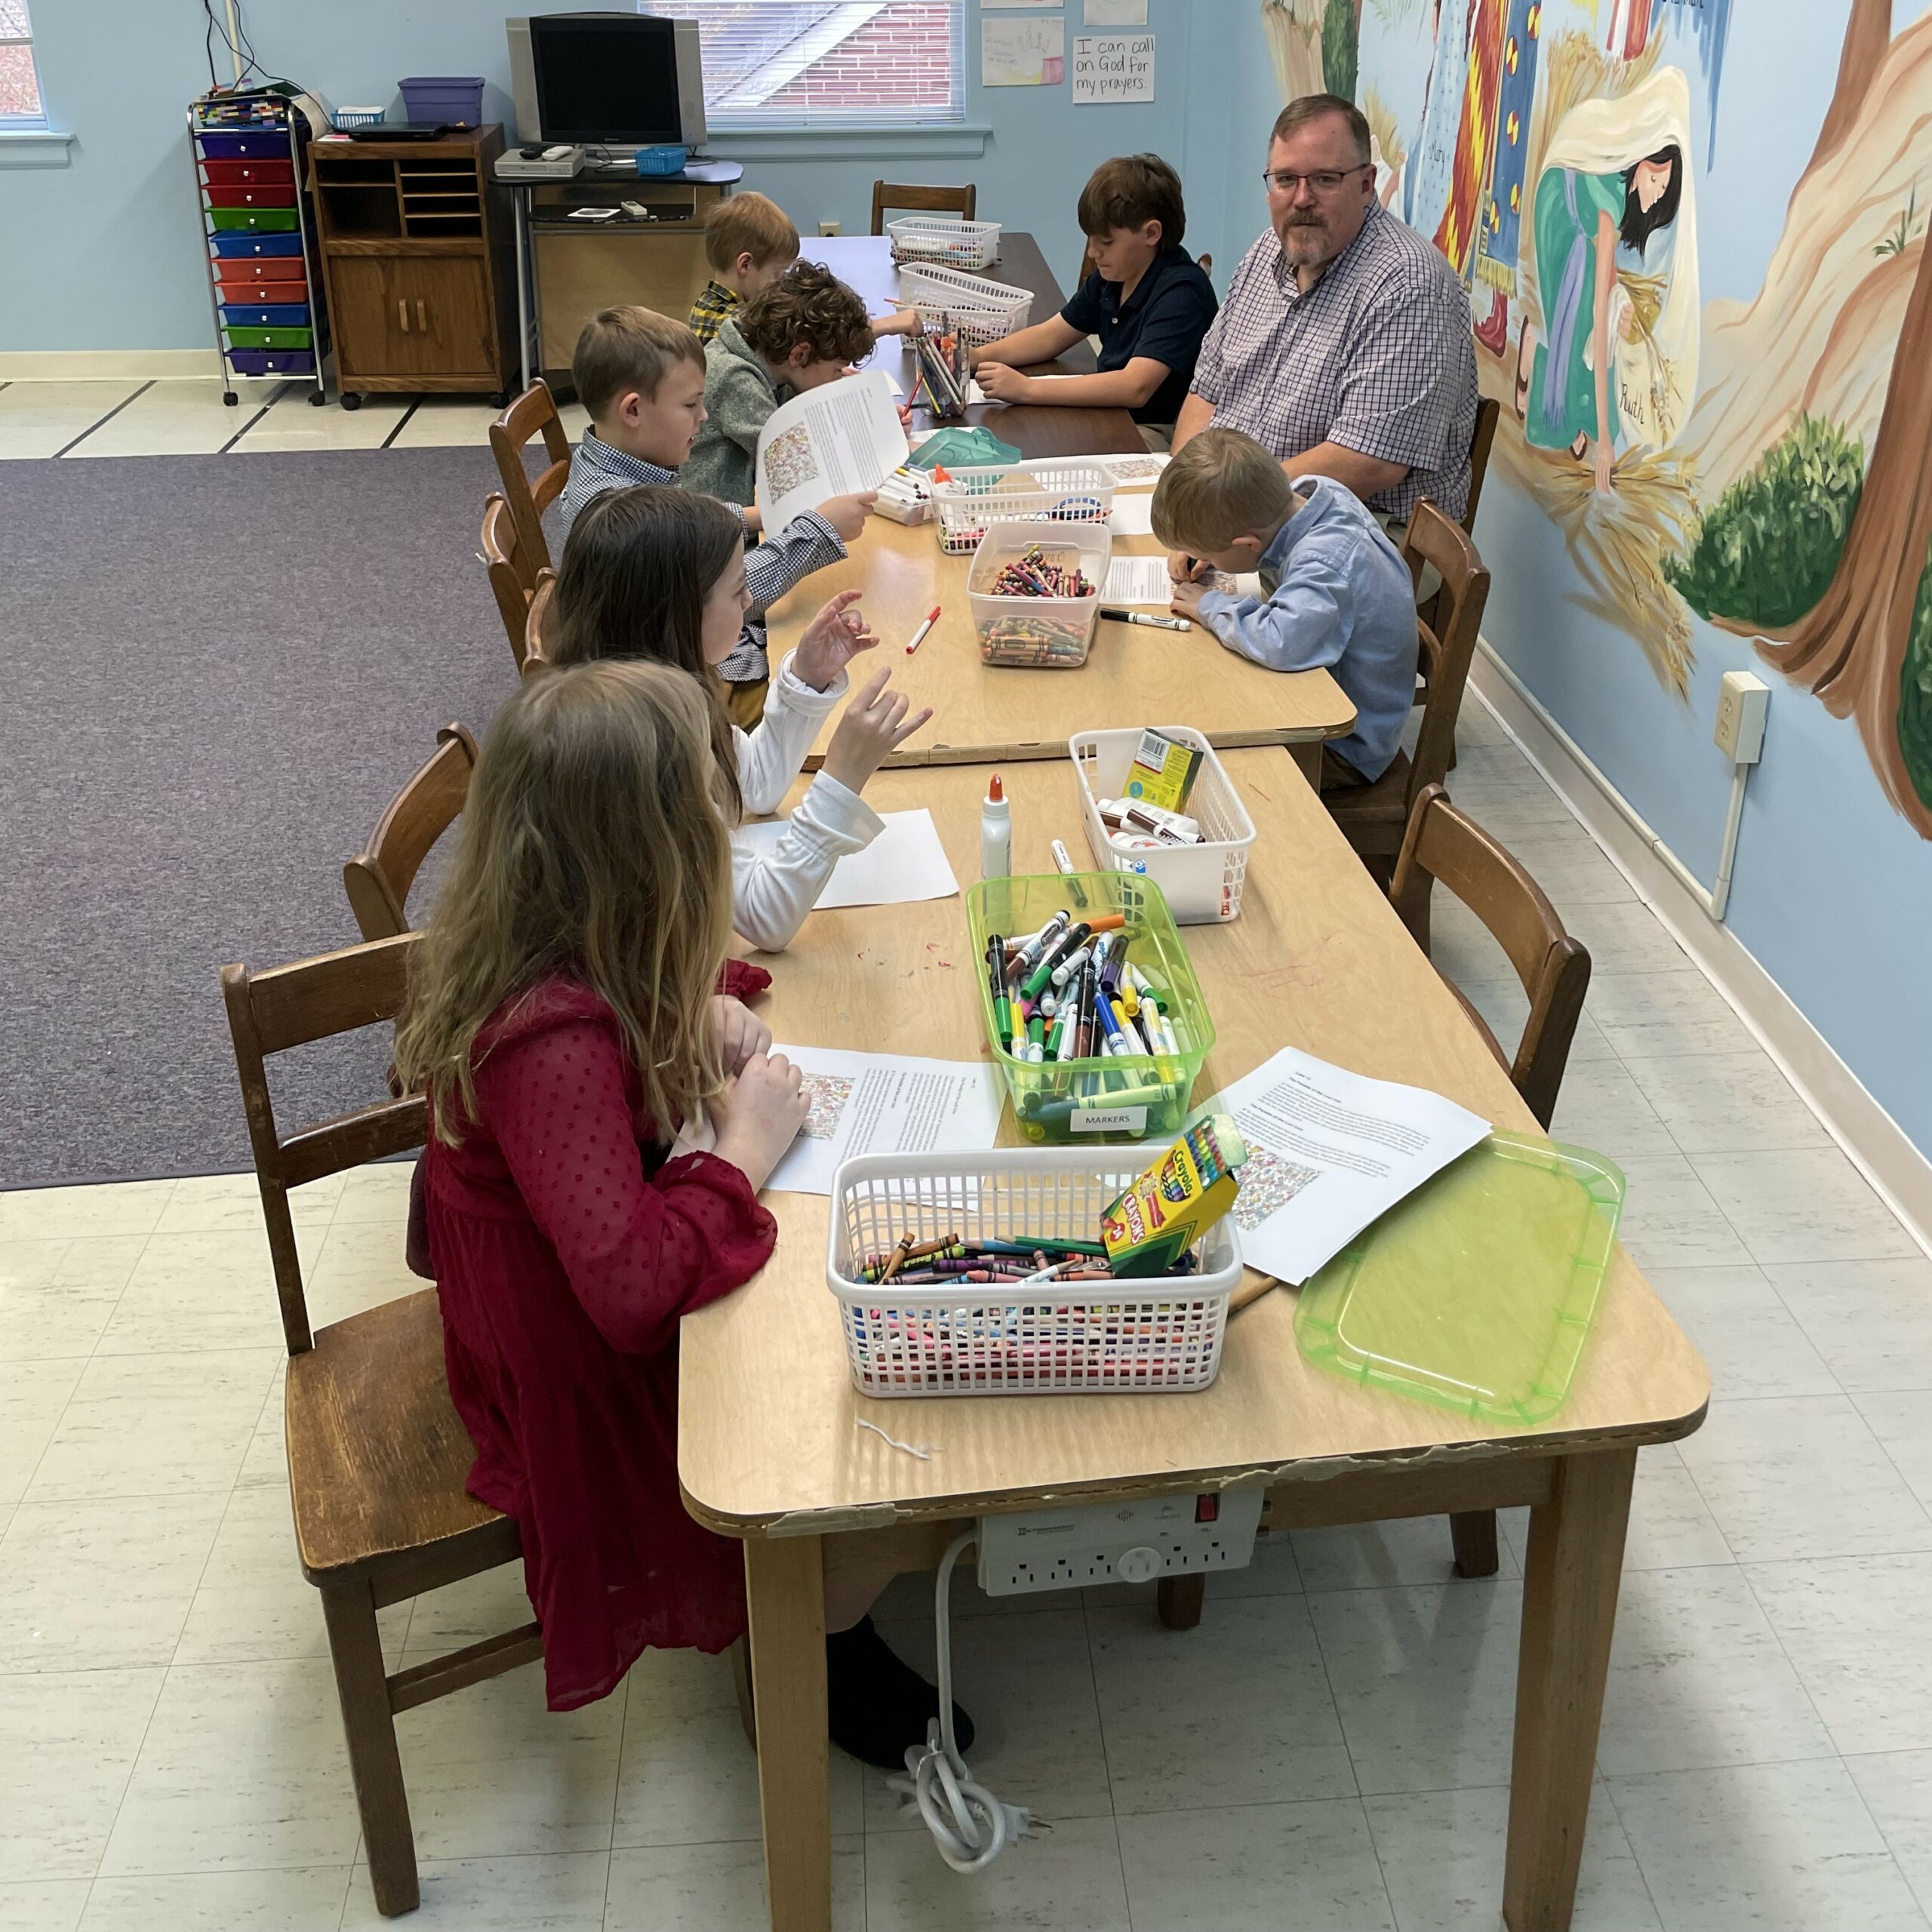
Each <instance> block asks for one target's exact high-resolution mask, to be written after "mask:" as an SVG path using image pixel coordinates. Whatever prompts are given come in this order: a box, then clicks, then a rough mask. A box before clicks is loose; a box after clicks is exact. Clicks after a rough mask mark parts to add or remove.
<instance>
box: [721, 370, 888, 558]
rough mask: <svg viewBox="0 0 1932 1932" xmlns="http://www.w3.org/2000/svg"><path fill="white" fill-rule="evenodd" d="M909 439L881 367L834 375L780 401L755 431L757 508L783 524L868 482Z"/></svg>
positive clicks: (767, 519) (770, 524)
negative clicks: (756, 437) (756, 448)
mask: <svg viewBox="0 0 1932 1932" xmlns="http://www.w3.org/2000/svg"><path fill="white" fill-rule="evenodd" d="M908 454H909V445H908V444H907V443H906V432H905V430H904V429H903V427H902V426H901V425H900V420H899V408H898V405H897V402H896V401H895V400H894V389H893V386H892V383H891V378H890V377H888V375H887V374H886V372H885V371H884V370H883V369H866V370H863V371H861V372H860V374H857V375H856V376H841V377H839V378H838V380H837V381H836V382H832V383H826V384H824V385H823V386H822V387H820V388H818V389H807V390H805V391H804V392H802V393H801V394H800V395H795V396H793V397H792V398H791V399H790V400H789V401H786V402H781V403H780V405H778V407H777V408H776V409H774V411H772V412H771V415H770V417H768V418H767V419H766V421H765V425H764V428H763V429H761V430H760V431H759V432H758V461H757V466H756V474H757V478H758V508H759V509H760V510H761V512H763V515H764V527H765V528H766V529H768V530H783V528H784V527H785V526H786V525H787V524H788V523H789V522H790V521H792V518H794V517H795V516H796V515H798V513H799V512H800V511H801V510H814V509H817V508H818V506H819V505H820V504H821V503H823V502H825V501H826V499H827V498H828V497H844V496H849V495H850V494H851V493H852V492H853V491H857V490H876V489H877V488H878V486H879V485H880V484H881V482H883V481H884V479H885V478H887V477H888V476H890V475H891V474H892V472H894V470H895V469H897V468H898V467H899V466H900V464H901V463H903V462H904V461H905V460H906V457H907V455H908Z"/></svg>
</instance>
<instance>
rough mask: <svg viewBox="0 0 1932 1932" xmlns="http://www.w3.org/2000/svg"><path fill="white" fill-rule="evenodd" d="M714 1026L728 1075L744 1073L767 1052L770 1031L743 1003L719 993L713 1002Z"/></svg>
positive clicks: (719, 1055) (728, 995) (712, 1018)
mask: <svg viewBox="0 0 1932 1932" xmlns="http://www.w3.org/2000/svg"><path fill="white" fill-rule="evenodd" d="M711 1023H712V1026H713V1027H714V1028H715V1029H716V1031H717V1035H718V1058H719V1060H721V1062H722V1063H724V1071H725V1072H727V1073H738V1072H743V1069H744V1064H745V1063H746V1060H749V1059H750V1058H751V1057H752V1054H761V1053H765V1052H768V1051H769V1050H770V1048H771V1028H770V1027H769V1026H767V1025H766V1024H765V1023H764V1021H763V1020H761V1019H760V1018H759V1017H758V1015H757V1014H755V1013H754V1012H752V1010H751V1008H749V1007H748V1006H746V1004H745V1003H744V1002H743V1001H742V1000H737V999H734V998H732V997H731V995H730V994H729V993H718V994H715V995H713V996H712V1001H711Z"/></svg>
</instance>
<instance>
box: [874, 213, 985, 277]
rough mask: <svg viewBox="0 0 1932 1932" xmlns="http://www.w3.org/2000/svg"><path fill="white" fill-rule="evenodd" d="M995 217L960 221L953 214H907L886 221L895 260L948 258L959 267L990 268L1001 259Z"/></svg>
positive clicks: (945, 260)
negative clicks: (989, 219)
mask: <svg viewBox="0 0 1932 1932" xmlns="http://www.w3.org/2000/svg"><path fill="white" fill-rule="evenodd" d="M999 227H1000V225H999V223H998V222H996V221H960V220H955V218H954V217H952V216H951V215H943V214H908V215H902V216H900V218H899V220H897V221H889V222H888V223H886V225H885V232H886V233H887V234H888V235H890V236H891V238H892V259H893V260H894V261H895V262H946V263H950V264H951V265H952V266H953V267H954V268H956V269H984V268H990V267H991V266H992V265H993V263H995V262H996V261H998V260H999Z"/></svg>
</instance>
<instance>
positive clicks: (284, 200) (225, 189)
mask: <svg viewBox="0 0 1932 1932" xmlns="http://www.w3.org/2000/svg"><path fill="white" fill-rule="evenodd" d="M202 193H203V194H205V195H207V197H208V206H209V207H210V208H293V207H294V205H295V183H294V182H293V181H278V182H273V183H269V185H268V186H266V187H251V186H244V185H242V184H239V183H236V184H224V183H220V182H214V183H210V184H209V186H207V187H205V188H204V189H202Z"/></svg>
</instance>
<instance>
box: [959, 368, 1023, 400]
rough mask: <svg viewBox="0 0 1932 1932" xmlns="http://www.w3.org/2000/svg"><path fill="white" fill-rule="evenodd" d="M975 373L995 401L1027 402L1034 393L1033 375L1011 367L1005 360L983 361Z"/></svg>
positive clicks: (983, 387)
mask: <svg viewBox="0 0 1932 1932" xmlns="http://www.w3.org/2000/svg"><path fill="white" fill-rule="evenodd" d="M973 373H974V375H975V376H977V377H978V378H979V379H980V388H981V389H983V390H984V391H985V392H986V394H987V395H989V396H991V397H992V399H993V400H994V401H995V402H1025V401H1027V400H1029V398H1030V397H1031V395H1032V389H1033V379H1032V377H1031V376H1023V375H1022V374H1020V371H1018V370H1017V369H1009V368H1008V367H1007V366H1006V365H1005V364H1004V362H982V363H981V364H980V365H979V366H978V368H976V369H975V370H974V371H973Z"/></svg>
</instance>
